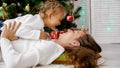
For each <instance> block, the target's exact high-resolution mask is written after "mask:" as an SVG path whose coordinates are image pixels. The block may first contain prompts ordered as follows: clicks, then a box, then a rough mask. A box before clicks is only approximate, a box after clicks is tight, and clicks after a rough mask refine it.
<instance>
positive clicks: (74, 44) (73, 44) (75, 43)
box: [71, 41, 80, 46]
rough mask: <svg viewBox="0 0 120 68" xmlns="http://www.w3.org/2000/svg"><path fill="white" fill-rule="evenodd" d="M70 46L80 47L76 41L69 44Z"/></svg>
mask: <svg viewBox="0 0 120 68" xmlns="http://www.w3.org/2000/svg"><path fill="white" fill-rule="evenodd" d="M71 45H72V46H80V43H79V42H78V41H73V42H71Z"/></svg>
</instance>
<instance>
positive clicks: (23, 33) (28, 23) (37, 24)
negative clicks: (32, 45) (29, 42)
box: [3, 14, 44, 40]
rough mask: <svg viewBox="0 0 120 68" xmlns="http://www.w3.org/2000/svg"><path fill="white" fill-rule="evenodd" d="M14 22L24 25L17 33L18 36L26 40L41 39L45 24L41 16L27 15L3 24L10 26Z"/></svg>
mask: <svg viewBox="0 0 120 68" xmlns="http://www.w3.org/2000/svg"><path fill="white" fill-rule="evenodd" d="M14 21H16V22H17V23H19V22H21V23H22V24H21V26H20V28H19V29H18V30H17V32H16V36H18V37H21V38H24V39H34V40H38V39H39V37H40V30H44V29H43V28H44V23H43V20H42V18H41V16H40V15H39V14H36V15H31V14H27V15H24V16H21V17H17V18H15V19H9V20H6V21H4V22H3V23H5V24H8V23H10V22H14Z"/></svg>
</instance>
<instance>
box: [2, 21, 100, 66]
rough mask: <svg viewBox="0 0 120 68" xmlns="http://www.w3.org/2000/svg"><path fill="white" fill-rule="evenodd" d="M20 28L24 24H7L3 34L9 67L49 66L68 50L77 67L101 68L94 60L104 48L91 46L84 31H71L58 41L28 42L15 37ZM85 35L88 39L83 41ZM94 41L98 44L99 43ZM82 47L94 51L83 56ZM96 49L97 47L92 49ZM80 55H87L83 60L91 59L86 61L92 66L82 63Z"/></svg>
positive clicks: (61, 36) (4, 52) (5, 57)
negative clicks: (98, 67) (96, 54)
mask: <svg viewBox="0 0 120 68" xmlns="http://www.w3.org/2000/svg"><path fill="white" fill-rule="evenodd" d="M19 26H20V24H18V25H16V23H15V22H14V23H12V24H8V25H4V29H3V32H2V33H1V50H2V56H3V59H4V62H5V64H6V66H7V67H8V68H29V67H34V66H36V65H37V64H40V65H48V64H50V63H51V62H53V61H54V60H55V59H56V58H57V57H58V56H60V55H61V54H62V53H63V52H64V51H65V50H66V53H67V54H68V56H69V57H70V59H71V61H72V62H71V63H72V64H74V67H75V68H85V67H86V66H87V67H86V68H96V67H97V64H96V60H95V59H93V58H94V57H95V53H97V52H100V51H101V48H100V47H99V46H98V45H96V44H93V45H91V44H92V43H90V42H91V41H88V40H89V39H88V38H89V37H87V36H86V34H85V33H84V32H82V31H79V30H68V31H67V32H66V33H63V34H61V35H60V36H59V38H58V39H57V40H55V41H46V40H25V39H19V38H18V37H16V36H14V34H15V32H16V31H17V29H18V28H19ZM84 36H85V37H86V38H83V37H84ZM16 39H18V40H16ZM81 40H85V41H81ZM91 40H93V39H91ZM86 41H87V43H86ZM92 42H93V43H95V41H92ZM84 45H85V46H84ZM81 46H83V48H86V47H87V48H86V50H88V49H89V50H91V51H86V53H83V54H84V55H80V54H82V52H79V51H80V50H82V49H81ZM92 46H94V47H93V48H92ZM97 49H98V50H97ZM76 52H78V53H79V55H77V54H78V53H76ZM79 56H83V57H81V59H82V58H85V57H88V58H89V59H87V60H86V62H88V63H86V62H81V61H84V60H79V59H78V58H79ZM76 59H78V61H76ZM81 63H83V66H82V67H80V66H81Z"/></svg>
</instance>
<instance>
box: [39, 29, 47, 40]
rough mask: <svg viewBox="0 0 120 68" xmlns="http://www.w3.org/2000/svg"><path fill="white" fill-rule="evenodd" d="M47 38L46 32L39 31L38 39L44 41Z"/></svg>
mask: <svg viewBox="0 0 120 68" xmlns="http://www.w3.org/2000/svg"><path fill="white" fill-rule="evenodd" d="M47 38H48V35H47V33H46V32H44V31H43V30H41V31H40V39H44V40H46V39H47Z"/></svg>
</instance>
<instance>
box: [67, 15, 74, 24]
mask: <svg viewBox="0 0 120 68" xmlns="http://www.w3.org/2000/svg"><path fill="white" fill-rule="evenodd" d="M67 21H68V22H72V21H74V16H72V13H69V15H68V16H67Z"/></svg>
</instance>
